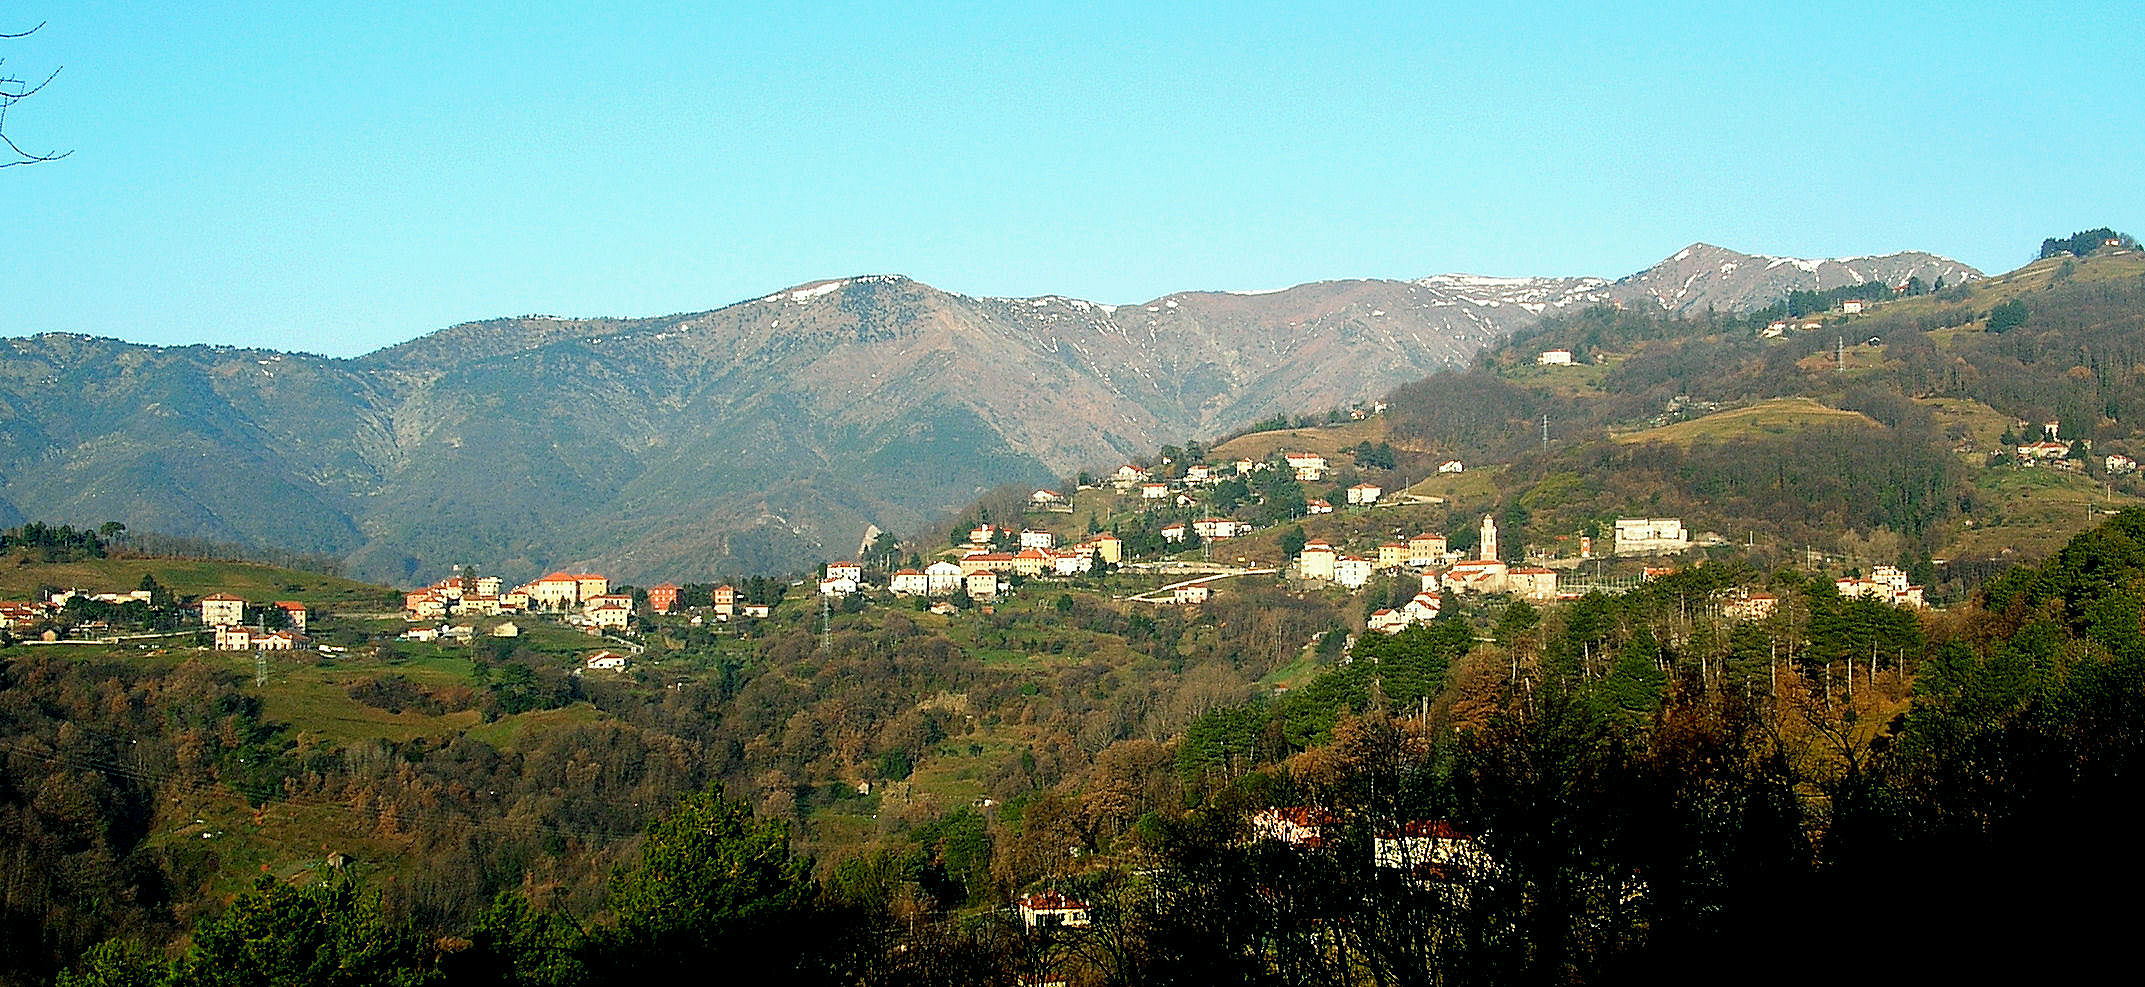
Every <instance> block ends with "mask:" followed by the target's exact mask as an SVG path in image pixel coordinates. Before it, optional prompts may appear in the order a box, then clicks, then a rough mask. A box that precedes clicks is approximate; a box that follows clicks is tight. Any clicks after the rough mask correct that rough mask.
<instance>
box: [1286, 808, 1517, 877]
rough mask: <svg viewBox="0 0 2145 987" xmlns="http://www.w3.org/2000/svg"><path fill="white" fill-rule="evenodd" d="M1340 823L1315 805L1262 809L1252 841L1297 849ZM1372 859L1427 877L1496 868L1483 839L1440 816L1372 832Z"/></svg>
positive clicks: (1319, 842)
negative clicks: (1264, 841) (1274, 842)
mask: <svg viewBox="0 0 2145 987" xmlns="http://www.w3.org/2000/svg"><path fill="white" fill-rule="evenodd" d="M1338 825H1340V820H1339V819H1338V818H1336V817H1335V816H1334V815H1333V814H1332V813H1330V812H1327V811H1326V810H1324V809H1321V808H1318V807H1316V806H1306V805H1291V806H1276V807H1274V808H1270V809H1262V810H1260V811H1259V812H1256V813H1254V814H1253V815H1252V817H1251V832H1252V839H1254V840H1273V841H1276V842H1278V843H1281V844H1283V845H1285V846H1288V847H1291V848H1294V849H1298V850H1316V849H1319V848H1321V847H1324V846H1325V845H1326V842H1327V840H1328V830H1330V829H1332V828H1333V827H1335V826H1338ZM1371 863H1372V864H1373V865H1374V866H1377V867H1382V868H1387V869H1391V870H1400V871H1406V872H1408V873H1409V874H1411V875H1413V876H1416V877H1418V878H1423V879H1427V880H1431V881H1440V882H1442V881H1455V880H1461V879H1464V878H1466V877H1468V876H1470V875H1473V874H1482V873H1487V872H1489V871H1491V870H1494V869H1495V867H1496V862H1495V859H1494V858H1492V857H1491V856H1490V853H1489V851H1488V850H1486V849H1484V848H1483V846H1482V842H1481V841H1480V840H1477V839H1475V838H1474V837H1472V836H1469V835H1467V834H1466V833H1463V832H1461V831H1460V829H1459V827H1457V826H1454V825H1453V824H1452V823H1451V822H1450V821H1448V820H1444V819H1409V820H1403V821H1401V822H1400V823H1399V824H1397V825H1394V826H1391V827H1388V828H1385V829H1382V830H1379V831H1378V832H1377V833H1375V834H1373V835H1372V837H1371Z"/></svg>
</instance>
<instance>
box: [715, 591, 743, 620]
mask: <svg viewBox="0 0 2145 987" xmlns="http://www.w3.org/2000/svg"><path fill="white" fill-rule="evenodd" d="M708 597H709V598H710V600H711V601H712V602H713V603H714V606H713V607H712V608H711V609H713V610H714V611H715V616H716V617H717V618H719V619H722V620H728V619H730V618H731V617H733V616H735V615H736V614H737V587H735V586H730V585H727V584H725V585H722V586H717V587H715V588H714V589H713V590H711V591H709V593H708Z"/></svg>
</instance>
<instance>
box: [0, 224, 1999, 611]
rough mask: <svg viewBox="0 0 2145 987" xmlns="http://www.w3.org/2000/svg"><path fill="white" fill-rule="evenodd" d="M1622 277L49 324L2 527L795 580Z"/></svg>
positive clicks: (22, 365)
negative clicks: (221, 343)
mask: <svg viewBox="0 0 2145 987" xmlns="http://www.w3.org/2000/svg"><path fill="white" fill-rule="evenodd" d="M1738 256H1753V255H1738ZM1686 259H1688V258H1686ZM1673 260H1674V259H1673V258H1672V259H1671V261H1664V262H1663V263H1664V264H1668V263H1671V262H1672V261H1673ZM1817 263H1819V264H1820V266H1822V264H1823V263H1826V262H1817ZM1776 266H1778V265H1776ZM1660 267H1661V265H1656V266H1655V268H1649V271H1652V270H1655V269H1656V268H1660ZM1960 267H1961V268H1963V265H1960ZM1793 270H1794V271H1796V272H1797V274H1796V275H1790V276H1788V277H1789V278H1790V279H1791V280H1792V278H1793V277H1795V276H1801V275H1805V274H1807V275H1810V276H1811V277H1812V278H1813V279H1814V278H1820V277H1822V276H1823V272H1822V271H1807V272H1806V271H1804V270H1803V269H1802V268H1800V267H1794V268H1793ZM1965 270H1971V269H1965ZM1644 273H1645V272H1641V274H1644ZM1876 273H1878V274H1880V275H1882V274H1884V273H1885V272H1882V271H1879V272H1876ZM1633 277H1635V278H1636V277H1638V275H1634V276H1633ZM1650 283H1651V282H1648V284H1650ZM1694 283H1695V282H1694ZM1812 283H1813V284H1814V283H1815V281H1814V280H1813V282H1812ZM1617 284H1618V282H1609V281H1606V280H1603V279H1600V278H1592V277H1580V278H1497V277H1488V276H1481V275H1462V274H1447V275H1434V276H1431V277H1427V278H1420V279H1414V280H1392V279H1343V280H1330V281H1320V282H1310V283H1306V284H1301V285H1294V286H1290V287H1288V288H1283V289H1277V290H1272V291H1261V292H1227V291H1184V292H1175V293H1171V294H1167V295H1163V296H1160V297H1158V298H1155V299H1152V300H1150V301H1148V302H1145V303H1139V304H1134V305H1106V304H1103V303H1097V302H1092V301H1087V300H1084V299H1077V298H1070V297H1067V296H1062V295H1043V296H1036V297H1031V298H999V297H988V296H970V295H964V294H960V293H957V292H948V291H944V290H941V289H938V288H935V287H932V286H930V285H928V284H925V283H923V282H920V281H916V280H914V279H911V278H908V277H906V276H902V275H886V274H880V275H859V276H854V277H846V278H827V279H818V280H814V281H808V282H803V283H801V284H799V285H796V286H792V287H790V288H785V289H783V290H781V291H776V292H771V293H768V294H765V295H761V296H759V297H756V298H752V299H747V300H744V301H741V302H736V303H733V304H731V305H726V306H722V307H720V308H716V309H710V310H706V311H702V312H689V313H678V314H673V315H667V316H653V317H640V318H595V319H562V318H554V317H538V316H524V317H516V318H503V319H491V320H482V321H478V322H470V323H460V324H457V325H454V326H449V327H446V328H444V329H441V330H437V331H435V332H432V333H428V334H426V335H424V336H420V337H417V338H414V339H411V340H407V341H405V342H403V343H398V344H395V345H393V346H389V347H383V348H381V349H379V350H375V351H373V352H371V353H367V354H364V355H361V356H358V357H349V358H329V357H319V356H312V355H305V354H291V353H280V352H277V351H273V350H265V349H241V348H229V347H215V346H206V345H197V346H190V347H147V346H140V345H138V344H131V343H125V342H123V341H118V340H103V339H99V338H97V337H81V336H74V335H49V336H39V337H28V338H24V339H15V340H9V341H7V342H6V345H5V346H4V347H0V501H4V502H0V514H6V515H12V516H16V517H25V516H34V517H40V518H49V519H52V520H55V521H67V520H80V521H85V522H92V523H93V522H97V521H102V520H105V519H108V518H110V519H118V520H121V521H123V522H126V523H127V524H129V525H132V526H136V527H141V528H149V529H154V530H159V531H163V532H165V533H169V534H174V535H184V536H194V537H208V538H214V539H217V540H222V541H232V542H238V543H242V544H245V543H252V544H259V543H264V542H267V543H273V544H277V545H280V546H282V547H288V548H292V549H295V550H301V551H310V552H319V553H322V554H330V555H334V556H338V557H341V558H344V559H345V560H346V564H347V565H348V566H349V567H350V569H351V571H352V572H353V573H355V574H360V575H363V576H366V577H369V578H374V579H380V580H387V581H410V580H413V579H416V578H418V577H420V576H426V575H430V574H432V573H436V572H437V571H439V570H441V569H443V568H444V567H445V566H446V565H447V564H448V563H450V562H475V563H479V564H483V565H486V566H488V567H493V568H494V569H495V570H496V571H501V572H503V573H506V574H514V575H521V574H528V575H533V574H535V573H536V572H538V571H541V570H545V569H550V568H555V567H560V566H567V565H572V566H589V567H594V568H603V569H608V570H611V571H614V572H615V573H616V574H617V575H619V576H620V577H621V578H624V579H626V580H629V581H641V580H647V579H653V578H683V577H691V576H695V575H706V576H712V575H715V574H718V573H736V572H739V571H746V570H760V571H769V570H773V571H783V570H789V569H794V568H801V567H803V566H804V565H806V564H808V563H809V562H810V561H811V560H812V559H815V558H821V557H824V556H825V554H826V553H827V552H829V551H835V552H839V551H846V550H847V549H846V546H848V545H851V544H853V543H854V540H855V532H857V531H860V530H862V529H863V527H864V526H865V525H866V524H877V525H878V526H880V527H881V528H886V529H892V530H914V529H916V528H919V527H921V526H922V525H923V524H925V523H927V522H928V521H930V520H932V519H934V518H936V517H937V516H939V515H941V514H943V513H945V512H947V511H951V510H954V509H958V508H959V507H961V506H963V505H965V504H966V503H968V502H969V501H970V500H972V499H973V497H974V496H975V495H976V494H977V493H978V492H980V491H982V490H985V489H988V488H990V487H993V486H997V485H999V484H1003V483H1009V482H1011V483H1029V482H1033V483H1038V484H1044V483H1050V482H1054V478H1060V477H1063V476H1065V475H1068V474H1069V473H1071V472H1072V471H1074V470H1076V469H1079V468H1081V467H1085V466H1093V465H1099V464H1100V463H1102V462H1104V461H1105V460H1107V459H1109V458H1112V457H1129V456H1138V455H1142V454H1145V453H1146V452H1148V451H1150V450H1152V449H1154V448H1157V447H1159V446H1161V445H1164V444H1168V443H1172V442H1179V441H1184V440H1187V439H1192V438H1198V437H1203V436H1212V435H1216V434H1219V433H1222V432H1226V431H1230V430H1233V429H1236V428H1241V427H1242V426H1243V425H1246V424H1248V423H1250V422H1252V421H1254V420H1257V419H1259V418H1262V417H1267V416H1270V415H1273V414H1276V413H1279V414H1291V415H1293V414H1301V413H1304V412H1306V411H1311V410H1317V409H1326V408H1338V407H1345V406H1348V405H1351V404H1356V403H1363V402H1368V401H1372V400H1375V399H1377V398H1379V397H1381V396H1382V395H1383V394H1384V393H1385V392H1386V391H1388V390H1390V389H1391V388H1393V387H1396V386H1398V385H1400V384H1403V383H1407V382H1409V381H1414V380H1418V379H1421V378H1423V377H1425V376H1427V375H1430V374H1432V373H1436V372H1438V371H1440V370H1443V369H1447V368H1450V367H1454V366H1459V365H1462V364H1464V363H1466V362H1467V361H1468V360H1470V359H1471V358H1472V357H1473V355H1474V353H1475V352H1476V351H1477V350H1479V349H1480V348H1482V347H1483V346H1484V345H1487V344H1488V343H1491V342H1494V341H1496V340H1499V339H1503V338H1506V337H1508V336H1510V335H1511V333H1512V332H1513V331H1515V330H1516V329H1519V328H1522V327H1524V326H1525V325H1528V324H1531V323H1532V322H1533V321H1534V320H1536V319H1538V318H1539V317H1541V315H1543V314H1544V313H1547V312H1551V311H1558V310H1565V309H1573V308H1581V307H1585V306H1589V305H1595V304H1601V303H1612V304H1613V303H1617V302H1619V301H1623V302H1624V303H1626V304H1628V303H1629V301H1628V298H1637V297H1641V295H1640V294H1630V292H1641V293H1642V292H1643V291H1644V290H1646V285H1641V286H1640V287H1638V288H1631V289H1619V288H1618V287H1617ZM1749 290H1752V289H1750V288H1749V287H1748V286H1747V285H1744V284H1742V283H1741V282H1733V283H1730V282H1721V283H1717V284H1715V283H1708V284H1706V285H1703V286H1701V287H1700V293H1705V292H1711V293H1712V295H1711V297H1713V298H1715V299H1716V301H1715V303H1716V304H1733V303H1734V302H1735V299H1736V298H1737V297H1739V296H1737V295H1736V294H1735V292H1737V291H1741V292H1744V293H1745V294H1747V293H1748V291H1749ZM1620 292H1622V293H1625V294H1627V295H1628V298H1620V297H1619V294H1620ZM1686 294H1690V292H1686ZM1770 300H1771V299H1766V301H1770Z"/></svg>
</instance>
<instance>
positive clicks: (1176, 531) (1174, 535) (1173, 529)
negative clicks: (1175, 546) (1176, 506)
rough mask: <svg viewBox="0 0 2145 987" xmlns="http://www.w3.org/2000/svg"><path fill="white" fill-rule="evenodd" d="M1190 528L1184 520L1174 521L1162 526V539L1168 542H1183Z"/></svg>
mask: <svg viewBox="0 0 2145 987" xmlns="http://www.w3.org/2000/svg"><path fill="white" fill-rule="evenodd" d="M1190 530H1191V528H1190V527H1189V526H1187V525H1186V524H1185V523H1184V522H1182V521H1172V522H1170V523H1168V524H1165V525H1163V526H1162V540H1163V541H1166V542H1181V541H1183V540H1184V533H1185V532H1187V531H1190Z"/></svg>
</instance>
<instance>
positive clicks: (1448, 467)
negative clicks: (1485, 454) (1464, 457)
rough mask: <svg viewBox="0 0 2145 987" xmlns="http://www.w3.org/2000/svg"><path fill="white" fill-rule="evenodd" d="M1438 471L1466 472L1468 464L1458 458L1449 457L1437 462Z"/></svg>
mask: <svg viewBox="0 0 2145 987" xmlns="http://www.w3.org/2000/svg"><path fill="white" fill-rule="evenodd" d="M1437 471H1438V472H1439V473H1465V472H1467V464H1465V463H1462V462H1460V461H1459V460H1457V459H1448V460H1445V461H1444V462H1442V463H1439V464H1437Z"/></svg>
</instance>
